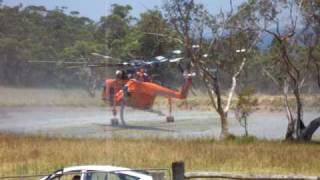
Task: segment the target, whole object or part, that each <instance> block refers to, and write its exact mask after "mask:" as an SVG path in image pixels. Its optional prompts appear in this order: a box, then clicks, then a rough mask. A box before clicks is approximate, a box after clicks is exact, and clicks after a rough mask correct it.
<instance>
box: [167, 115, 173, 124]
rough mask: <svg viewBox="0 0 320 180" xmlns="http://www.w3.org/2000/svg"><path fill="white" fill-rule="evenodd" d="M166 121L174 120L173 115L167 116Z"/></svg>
mask: <svg viewBox="0 0 320 180" xmlns="http://www.w3.org/2000/svg"><path fill="white" fill-rule="evenodd" d="M166 119H167V123H172V122H174V117H173V116H167V118H166Z"/></svg>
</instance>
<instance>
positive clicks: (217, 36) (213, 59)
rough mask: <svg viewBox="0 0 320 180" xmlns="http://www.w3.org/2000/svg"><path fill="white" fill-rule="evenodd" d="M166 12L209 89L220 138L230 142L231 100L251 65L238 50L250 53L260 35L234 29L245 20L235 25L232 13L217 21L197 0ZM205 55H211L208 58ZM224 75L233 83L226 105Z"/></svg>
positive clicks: (174, 4) (180, 0)
mask: <svg viewBox="0 0 320 180" xmlns="http://www.w3.org/2000/svg"><path fill="white" fill-rule="evenodd" d="M231 9H232V8H231ZM165 10H166V12H167V18H168V19H169V22H170V23H171V24H172V25H173V27H174V29H175V30H176V32H177V34H178V37H179V38H180V39H181V42H182V44H183V48H184V52H185V57H186V58H187V59H189V60H190V61H191V65H192V66H193V68H194V69H195V70H196V72H197V73H198V74H199V75H200V77H201V79H202V81H203V82H204V84H205V85H206V88H207V92H208V95H209V97H210V100H211V103H212V106H213V108H214V109H215V110H216V112H217V113H218V114H219V116H220V121H221V133H220V137H221V138H222V139H224V138H227V137H228V136H229V129H228V120H227V119H228V112H229V110H230V107H231V100H232V97H233V95H234V92H235V88H236V85H237V78H238V77H239V75H240V73H241V72H242V70H243V68H244V66H245V65H246V63H247V58H246V57H239V56H238V55H236V50H237V49H239V48H243V49H247V50H249V51H250V50H251V49H252V48H253V47H254V46H255V43H256V42H257V41H256V37H257V33H255V31H251V30H250V29H246V28H245V27H240V28H239V27H237V28H234V27H232V26H234V25H238V24H235V23H237V22H238V21H240V20H241V19H240V18H238V19H237V20H238V21H235V20H234V19H233V18H231V17H236V15H234V14H233V13H232V11H231V12H230V13H229V14H225V13H222V12H221V13H220V14H219V15H218V16H215V17H213V16H212V15H210V14H209V13H208V12H207V11H206V10H205V9H204V7H203V5H201V4H195V3H194V1H193V0H171V1H168V2H167V4H166V5H165ZM238 13H241V11H239V12H238ZM207 30H210V31H211V32H212V38H211V39H212V40H211V41H208V40H207V39H206V37H205V36H204V32H205V31H207ZM205 52H207V53H206V54H204V53H205ZM217 52H219V53H217ZM221 71H223V72H222V73H225V74H229V76H228V77H229V82H230V79H231V87H230V90H229V93H228V98H227V100H226V102H224V100H223V98H222V95H223V94H222V88H221V80H222V79H221V76H220V75H221ZM230 75H231V76H230ZM225 82H226V81H225Z"/></svg>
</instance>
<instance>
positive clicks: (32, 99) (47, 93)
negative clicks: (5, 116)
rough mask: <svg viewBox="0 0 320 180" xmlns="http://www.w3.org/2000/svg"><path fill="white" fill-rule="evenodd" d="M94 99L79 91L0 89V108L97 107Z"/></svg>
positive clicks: (97, 101)
mask: <svg viewBox="0 0 320 180" xmlns="http://www.w3.org/2000/svg"><path fill="white" fill-rule="evenodd" d="M99 95H100V94H99V93H98V94H97V96H96V97H95V98H92V97H90V96H89V94H88V93H87V92H86V91H85V90H81V89H35V88H9V87H0V107H1V106H2V107H12V106H80V107H86V106H99V105H101V104H102V101H101V100H100V96H99Z"/></svg>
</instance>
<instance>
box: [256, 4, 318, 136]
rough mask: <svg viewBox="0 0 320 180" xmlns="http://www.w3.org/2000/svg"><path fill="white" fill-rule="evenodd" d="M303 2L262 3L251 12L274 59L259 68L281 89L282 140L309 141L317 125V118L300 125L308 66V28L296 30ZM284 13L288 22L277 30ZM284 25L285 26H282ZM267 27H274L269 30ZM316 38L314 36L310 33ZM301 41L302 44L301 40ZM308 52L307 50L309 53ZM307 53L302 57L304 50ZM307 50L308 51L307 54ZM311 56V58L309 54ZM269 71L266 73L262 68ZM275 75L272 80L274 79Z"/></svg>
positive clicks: (308, 71)
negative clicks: (269, 40)
mask: <svg viewBox="0 0 320 180" xmlns="http://www.w3.org/2000/svg"><path fill="white" fill-rule="evenodd" d="M303 2H304V1H284V2H280V1H279V2H271V1H270V2H265V1H256V2H255V3H254V4H253V8H252V11H254V12H255V15H256V16H258V17H259V19H260V20H262V21H263V22H264V26H262V28H261V24H259V22H258V21H256V25H255V28H257V29H262V30H263V31H264V32H266V33H268V34H270V35H271V36H273V38H274V41H273V46H272V48H271V49H270V51H273V52H274V53H275V56H273V57H274V58H272V59H270V60H269V61H268V62H267V64H264V65H263V68H264V71H265V72H266V74H267V75H268V76H269V77H271V78H272V79H273V81H274V82H275V83H276V84H277V85H278V86H279V87H280V88H281V89H283V96H284V106H285V109H286V112H287V118H288V127H287V132H286V139H289V140H293V139H298V140H310V139H311V137H312V134H313V133H314V131H315V130H316V129H317V128H318V127H319V125H320V118H317V119H315V120H313V121H312V122H311V123H310V124H309V125H308V126H307V127H306V126H305V125H304V122H303V99H302V98H301V93H302V88H303V86H304V83H305V82H306V79H307V78H308V77H309V75H310V73H312V71H310V70H309V69H310V63H311V62H312V61H311V60H312V58H311V57H312V51H313V50H312V48H313V46H310V45H308V44H306V43H305V42H307V41H305V40H306V39H305V38H306V37H307V34H308V31H306V30H307V29H309V28H308V26H309V25H308V24H307V26H305V28H298V27H297V23H298V21H299V20H301V19H299V13H301V7H302V4H303ZM284 10H289V13H288V16H289V17H288V18H287V19H288V21H287V22H286V23H283V24H282V26H280V20H279V15H280V14H281V12H283V11H284ZM284 24H285V25H284ZM270 27H275V28H274V29H271V28H270ZM313 34H316V33H313ZM303 39H304V40H303ZM310 48H311V49H310ZM307 49H309V50H308V52H309V53H305V52H306V50H307ZM310 50H311V51H310ZM310 53H311V54H310ZM268 66H269V67H271V68H270V69H271V70H272V71H271V72H269V71H268V70H267V68H266V67H268ZM275 75H276V76H275ZM290 91H292V93H293V95H294V97H295V104H294V106H292V105H290V104H289V103H288V98H287V97H288V94H289V93H290Z"/></svg>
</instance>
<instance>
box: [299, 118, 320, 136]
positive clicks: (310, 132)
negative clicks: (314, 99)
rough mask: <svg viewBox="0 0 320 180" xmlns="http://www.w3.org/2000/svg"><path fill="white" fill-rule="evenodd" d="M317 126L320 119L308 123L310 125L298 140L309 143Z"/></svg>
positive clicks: (319, 123) (319, 124)
mask: <svg viewBox="0 0 320 180" xmlns="http://www.w3.org/2000/svg"><path fill="white" fill-rule="evenodd" d="M319 126H320V117H318V118H316V119H314V120H312V121H311V122H310V124H309V125H308V126H307V127H306V128H305V129H304V130H303V131H302V133H301V134H300V137H299V140H304V141H310V140H311V138H312V135H313V133H314V132H315V131H316V130H317V129H318V128H319Z"/></svg>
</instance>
